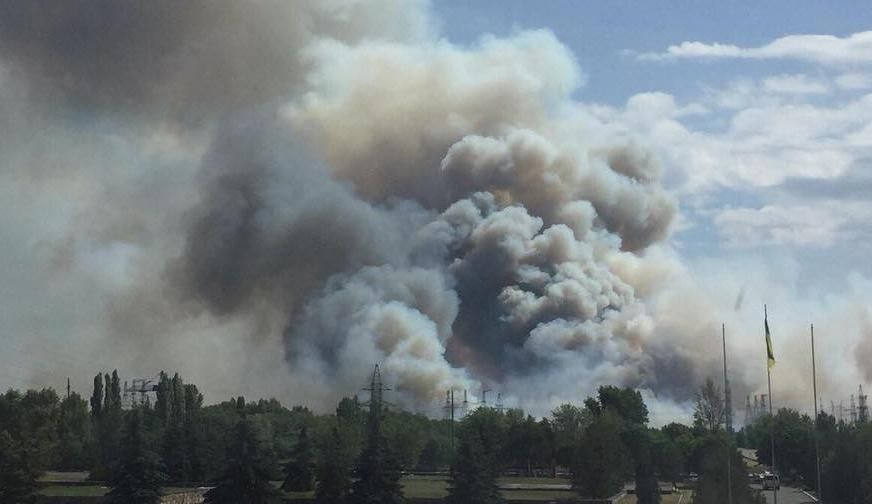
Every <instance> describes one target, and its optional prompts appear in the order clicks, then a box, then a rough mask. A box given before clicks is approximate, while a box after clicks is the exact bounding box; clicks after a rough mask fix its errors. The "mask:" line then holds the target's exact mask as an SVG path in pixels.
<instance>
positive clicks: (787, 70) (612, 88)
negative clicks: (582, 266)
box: [434, 0, 872, 286]
mask: <svg viewBox="0 0 872 504" xmlns="http://www.w3.org/2000/svg"><path fill="white" fill-rule="evenodd" d="M434 8H435V11H436V14H437V17H438V19H439V20H440V26H439V27H440V29H441V30H442V33H443V35H444V36H446V37H447V38H448V39H449V40H451V41H452V42H456V43H461V44H467V43H472V42H474V41H475V40H477V39H478V38H479V37H481V36H482V34H485V33H489V34H494V35H497V36H508V35H511V34H513V33H516V32H518V31H520V30H525V29H537V28H544V29H547V30H550V31H552V32H553V33H554V34H555V35H556V36H557V37H558V39H559V40H560V41H561V42H562V43H563V44H565V45H566V46H567V47H568V48H569V49H570V50H571V51H572V53H573V54H574V55H575V57H576V59H577V61H578V63H579V65H580V67H581V69H582V71H583V72H584V73H585V75H586V83H585V85H584V86H583V87H582V88H581V89H579V90H578V91H577V92H576V98H577V99H578V100H579V101H581V102H586V103H587V102H589V103H600V104H606V105H609V106H612V107H616V108H622V107H623V106H624V105H625V103H626V102H627V100H628V99H629V98H630V97H631V96H633V95H636V94H639V93H647V92H661V93H666V94H668V95H670V96H672V97H673V98H674V100H675V101H676V102H677V103H678V105H679V106H687V105H690V104H702V105H703V106H705V107H706V108H708V109H709V110H708V111H707V112H706V113H705V114H700V115H687V116H685V117H683V118H681V119H679V121H680V122H681V124H683V125H685V126H687V128H688V129H689V130H691V131H694V132H701V133H713V134H714V135H716V136H720V137H722V138H721V140H722V141H723V142H724V143H725V146H726V147H727V148H729V147H730V143H731V142H732V143H733V144H734V146H735V147H736V148H740V149H741V148H742V146H741V145H742V143H741V142H742V141H741V140H739V139H736V138H730V139H728V138H726V137H727V136H730V135H728V130H729V127H730V124H731V121H733V120H734V119H735V118H736V117H737V116H738V115H739V114H740V113H741V111H742V109H743V108H747V109H750V108H754V107H755V106H758V107H764V108H765V107H768V109H767V110H768V111H769V113H771V114H777V113H778V112H779V111H786V110H787V109H791V108H796V107H804V106H807V107H820V108H821V110H831V109H838V108H843V107H846V106H847V105H846V104H848V103H850V102H851V101H852V100H856V99H858V98H860V97H862V96H864V95H865V93H866V92H867V90H868V88H866V87H865V86H863V87H861V88H859V89H845V88H841V89H840V88H839V87H838V86H832V85H831V84H832V82H833V81H834V80H837V79H838V78H839V76H840V75H844V74H848V73H850V74H852V75H853V74H856V75H865V76H868V75H869V71H870V70H872V69H870V62H869V61H868V60H866V61H863V62H859V63H856V62H852V63H847V64H846V63H833V64H829V63H828V62H827V61H823V60H817V61H808V60H802V59H799V58H774V57H773V58H765V59H734V58H687V59H679V60H644V59H640V58H639V57H637V55H638V54H646V53H647V54H655V53H662V52H664V51H666V49H667V48H668V47H669V46H672V45H677V44H680V43H682V42H686V41H696V42H703V43H707V44H714V43H718V44H731V45H735V46H739V47H746V48H747V47H758V46H764V45H766V44H768V43H770V42H772V41H774V40H776V39H778V38H780V37H785V36H790V35H805V34H821V35H832V36H836V37H848V36H850V35H851V34H853V33H858V32H863V31H865V30H868V29H869V28H870V27H872V14H870V12H872V11H870V10H869V9H868V4H865V3H864V2H847V1H846V2H837V3H831V4H825V3H822V2H765V3H762V4H761V3H760V2H631V1H617V2H574V1H551V2H538V3H535V4H534V3H531V2H525V1H522V0H509V1H498V2H465V1H453V0H447V1H439V2H435V3H434ZM767 79H769V81H768V82H769V87H770V88H777V87H778V86H777V84H778V80H777V79H781V80H782V83H784V82H786V81H788V80H796V79H803V80H804V82H807V83H815V84H816V83H823V82H829V83H830V84H829V85H826V86H827V89H826V90H814V89H811V90H806V91H808V92H805V91H803V92H795V93H794V92H778V91H772V90H770V91H766V90H765V89H764V88H765V86H766V82H767ZM741 86H745V89H744V90H743V91H738V90H737V88H739V87H741ZM731 92H736V93H744V94H746V95H747V96H746V97H745V98H746V100H745V101H746V102H745V103H736V104H731V105H729V106H720V107H719V106H717V105H716V104H713V103H712V101H713V100H718V99H721V100H725V99H726V98H727V96H726V95H728V94H729V93H731ZM734 98H735V97H734ZM737 99H739V98H737ZM754 100H757V101H758V102H762V101H764V100H765V101H766V104H765V105H764V104H762V103H757V104H753V103H752V102H753V101H754ZM857 121H859V122H855V123H854V124H855V129H856V128H859V127H860V125H862V122H863V119H859V118H858V119H857ZM848 130H850V127H849V128H848ZM848 130H846V129H844V128H842V127H841V126H838V125H833V128H832V130H827V131H821V132H819V136H817V138H818V139H821V140H825V142H826V143H827V144H829V145H831V144H832V143H833V142H834V141H837V139H838V135H840V134H849V133H848ZM755 134H756V133H755ZM777 144H779V143H778V142H774V143H773V144H772V145H771V146H770V147H773V146H774V145H777ZM854 147H855V148H853V149H848V150H851V151H852V152H851V153H850V154H849V156H850V157H851V163H852V164H851V166H852V168H851V169H850V170H848V169H847V168H845V170H846V171H851V172H853V173H855V174H856V173H857V172H863V173H866V172H868V171H869V170H870V169H872V167H870V165H869V162H868V160H864V159H863V157H865V156H864V155H863V152H868V146H860V147H857V146H856V145H855V146H854ZM667 148H668V147H667ZM773 148H774V147H773ZM767 149H769V148H768V147H767ZM782 154H783V153H782ZM766 155H767V157H768V161H769V162H771V163H773V164H780V163H783V164H782V165H781V166H780V167H779V168H777V170H778V171H779V173H778V174H777V175H776V174H774V173H773V174H772V177H775V178H776V179H780V178H784V179H785V180H786V179H790V181H789V182H786V183H784V184H782V183H777V184H773V183H772V180H767V181H757V182H759V183H757V182H755V181H753V180H747V177H745V179H746V180H741V181H737V182H735V183H729V184H715V185H714V186H713V187H711V188H709V189H707V190H703V191H701V192H696V191H694V194H693V195H690V196H691V197H689V198H686V199H684V200H682V201H681V204H682V209H683V215H684V216H685V217H686V218H687V219H688V220H689V221H690V222H691V223H693V227H692V228H690V229H686V230H679V232H678V233H676V235H675V237H676V239H677V244H678V245H679V247H681V248H682V249H683V251H684V252H685V253H686V254H689V255H691V256H695V255H702V256H709V255H712V254H723V252H722V251H720V249H722V248H724V245H725V243H724V242H725V241H730V238H729V237H725V236H723V232H721V233H719V229H718V228H717V226H716V225H715V224H714V222H713V220H714V219H713V215H712V212H713V211H716V209H721V210H723V209H725V208H730V207H736V208H753V209H757V210H759V209H761V208H763V207H764V206H767V205H777V204H782V205H787V204H788V202H792V203H796V202H797V199H798V198H797V197H796V195H795V194H793V188H794V187H797V186H803V187H811V188H812V190H811V191H810V193H811V195H814V194H815V192H816V190H815V189H814V188H815V187H821V188H822V187H823V185H824V183H826V184H829V185H838V184H839V181H840V180H841V179H842V177H841V176H838V177H826V181H824V180H822V179H817V178H816V177H807V176H804V175H803V172H802V170H792V169H791V168H790V167H789V163H790V161H789V159H788V157H789V156H788V157H785V158H783V159H782V158H779V157H778V154H776V153H772V152H768V154H766ZM666 164H667V166H666V169H667V172H669V170H670V169H673V168H675V167H674V166H669V162H668V161H666ZM678 169H679V170H682V169H692V168H688V167H685V168H678ZM759 169H760V170H761V171H762V170H766V169H770V167H768V166H767V167H761V168H759ZM781 172H783V173H781ZM861 178H863V177H861ZM667 180H669V178H668V177H667ZM865 187H868V185H867V186H865ZM696 197H704V198H705V199H706V202H705V204H704V205H702V207H700V206H699V205H697V204H696V203H691V201H690V200H692V199H695V198H696ZM734 217H737V216H734ZM782 220H783V219H782ZM849 220H850V219H849ZM727 222H732V221H730V220H729V219H727V218H726V217H723V218H722V219H721V223H722V230H723V229H726V228H727V227H729V226H727ZM746 224H747V222H746ZM797 225H798V223H797ZM845 226H848V227H851V226H859V227H862V226H863V222H852V223H846V224H845ZM738 227H740V226H739V225H738V224H736V225H734V226H732V227H730V229H732V230H733V231H735V232H739V230H738ZM765 233H766V231H765V230H764V234H765ZM755 236H756V235H755ZM863 241H864V240H862V239H861V237H857V240H853V241H852V240H847V239H836V238H834V237H822V238H821V239H820V240H818V241H817V242H815V241H814V240H812V241H810V242H804V243H802V244H799V243H796V241H795V240H793V241H790V240H781V239H772V240H769V241H768V242H767V241H766V240H760V241H757V242H755V247H754V248H756V249H757V250H758V252H759V253H761V254H766V253H776V254H777V253H784V252H785V251H784V250H777V249H781V248H782V246H787V248H789V252H790V253H791V254H793V255H798V256H799V257H800V258H801V259H802V260H803V261H808V263H809V264H810V265H813V266H811V267H808V268H803V270H802V274H803V276H804V277H807V279H808V280H809V281H813V282H815V283H824V284H830V286H835V285H839V284H841V282H842V281H843V280H844V278H845V274H846V273H847V272H848V271H850V270H853V269H855V268H856V269H857V270H860V271H864V272H869V271H872V269H870V266H869V265H868V264H866V261H863V260H862V259H863V258H864V257H865V256H866V254H868V252H869V250H868V243H862V242H863ZM731 244H732V245H733V246H735V245H738V243H736V242H735V240H734V241H733V242H731ZM855 245H856V246H859V247H860V250H858V249H857V248H855ZM727 248H730V247H727ZM732 248H745V249H747V248H748V247H732ZM746 252H747V250H746ZM833 256H839V257H841V258H844V261H838V262H839V267H833V264H832V258H833ZM818 266H825V267H823V268H821V267H818ZM833 284H834V285H833Z"/></svg>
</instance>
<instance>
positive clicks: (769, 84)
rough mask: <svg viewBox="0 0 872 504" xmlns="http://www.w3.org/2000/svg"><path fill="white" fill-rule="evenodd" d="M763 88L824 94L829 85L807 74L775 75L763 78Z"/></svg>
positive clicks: (788, 92)
mask: <svg viewBox="0 0 872 504" xmlns="http://www.w3.org/2000/svg"><path fill="white" fill-rule="evenodd" d="M763 89H765V90H766V91H769V92H770V93H777V94H798V95H802V94H826V93H828V92H829V91H830V85H829V83H828V82H827V81H825V80H822V79H813V78H811V77H809V76H807V75H803V74H798V75H776V76H774V77H768V78H766V79H763Z"/></svg>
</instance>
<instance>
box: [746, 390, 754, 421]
mask: <svg viewBox="0 0 872 504" xmlns="http://www.w3.org/2000/svg"><path fill="white" fill-rule="evenodd" d="M752 423H754V410H752V409H751V396H745V425H746V426H747V425H751V424H752Z"/></svg>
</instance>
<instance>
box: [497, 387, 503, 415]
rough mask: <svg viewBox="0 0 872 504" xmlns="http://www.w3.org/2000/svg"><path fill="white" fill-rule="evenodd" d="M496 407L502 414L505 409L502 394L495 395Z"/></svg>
mask: <svg viewBox="0 0 872 504" xmlns="http://www.w3.org/2000/svg"><path fill="white" fill-rule="evenodd" d="M496 407H497V411H499V412H500V413H502V412H503V409H505V408H504V407H503V394H502V393H499V392H498V393H497V404H496Z"/></svg>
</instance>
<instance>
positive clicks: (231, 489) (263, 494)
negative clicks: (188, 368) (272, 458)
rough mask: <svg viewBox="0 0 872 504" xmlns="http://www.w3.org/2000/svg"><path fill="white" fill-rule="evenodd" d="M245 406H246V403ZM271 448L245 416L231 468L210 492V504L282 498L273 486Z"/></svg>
mask: <svg viewBox="0 0 872 504" xmlns="http://www.w3.org/2000/svg"><path fill="white" fill-rule="evenodd" d="M243 404H244V403H243ZM268 450H269V448H268V447H267V444H266V443H265V440H264V439H263V438H262V436H261V435H260V433H259V431H258V429H257V425H256V424H255V423H254V421H253V419H251V418H246V417H245V416H244V415H243V417H242V418H241V419H240V420H239V422H238V423H237V424H236V433H235V437H234V442H233V443H232V445H231V447H230V450H229V452H228V454H227V456H228V457H227V458H228V463H227V467H226V469H225V470H224V472H223V473H222V474H221V476H219V477H218V479H217V480H216V481H215V487H214V488H212V489H211V490H209V491H208V492H206V495H205V501H204V502H205V503H206V504H265V503H267V502H269V501H270V499H271V498H273V497H275V496H276V495H278V490H276V488H275V487H273V486H272V484H270V463H269V456H268Z"/></svg>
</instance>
